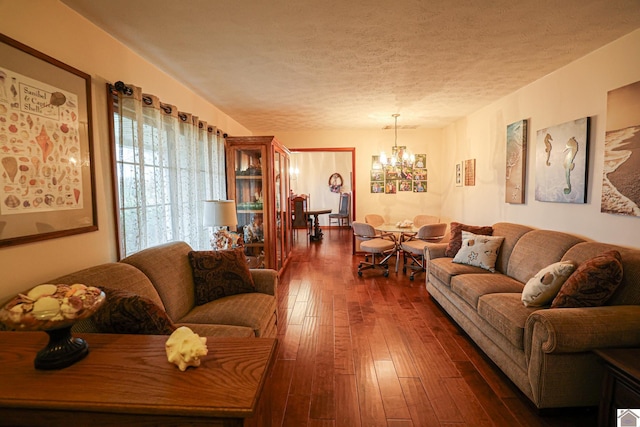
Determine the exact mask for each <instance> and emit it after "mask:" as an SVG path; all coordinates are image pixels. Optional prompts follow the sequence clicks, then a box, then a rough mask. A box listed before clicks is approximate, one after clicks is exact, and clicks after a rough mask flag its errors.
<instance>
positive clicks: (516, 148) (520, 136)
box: [504, 120, 528, 205]
mask: <svg viewBox="0 0 640 427" xmlns="http://www.w3.org/2000/svg"><path fill="white" fill-rule="evenodd" d="M527 126H528V121H527V120H519V121H517V122H514V123H511V124H510V125H508V126H507V141H506V152H507V156H506V163H505V195H504V198H505V202H506V203H510V204H520V205H521V204H524V198H525V190H526V189H525V184H526V175H527V138H528V132H527V130H528V129H527Z"/></svg>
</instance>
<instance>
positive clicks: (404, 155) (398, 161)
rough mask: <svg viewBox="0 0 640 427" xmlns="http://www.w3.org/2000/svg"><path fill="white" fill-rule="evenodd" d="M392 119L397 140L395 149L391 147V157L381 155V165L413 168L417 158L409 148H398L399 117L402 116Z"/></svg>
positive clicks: (393, 115) (396, 115)
mask: <svg viewBox="0 0 640 427" xmlns="http://www.w3.org/2000/svg"><path fill="white" fill-rule="evenodd" d="M391 117H393V118H394V120H395V126H394V131H395V139H394V144H393V147H391V157H389V158H388V157H387V155H386V154H385V152H384V151H383V152H381V153H380V163H382V164H383V165H390V166H413V163H414V162H415V160H416V158H415V156H414V155H413V154H410V153H409V151H408V150H407V147H404V146H400V147H398V117H400V114H397V113H396V114H392V115H391Z"/></svg>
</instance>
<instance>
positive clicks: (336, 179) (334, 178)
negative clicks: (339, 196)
mask: <svg viewBox="0 0 640 427" xmlns="http://www.w3.org/2000/svg"><path fill="white" fill-rule="evenodd" d="M342 184H343V181H342V175H340V174H339V173H337V172H336V173H333V174H331V176H330V177H329V189H330V190H331V192H332V193H339V192H340V188H341V187H342Z"/></svg>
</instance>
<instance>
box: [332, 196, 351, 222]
mask: <svg viewBox="0 0 640 427" xmlns="http://www.w3.org/2000/svg"><path fill="white" fill-rule="evenodd" d="M350 216H351V193H340V203H339V204H338V213H330V214H329V225H331V221H332V220H335V221H337V222H338V226H340V227H342V225H343V221H345V220H346V221H347V225H349V217H350Z"/></svg>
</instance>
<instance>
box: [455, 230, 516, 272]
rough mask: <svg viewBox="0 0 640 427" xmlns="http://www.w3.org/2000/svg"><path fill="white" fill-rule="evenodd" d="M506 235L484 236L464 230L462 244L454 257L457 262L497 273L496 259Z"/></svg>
mask: <svg viewBox="0 0 640 427" xmlns="http://www.w3.org/2000/svg"><path fill="white" fill-rule="evenodd" d="M503 241H504V237H500V236H482V235H478V234H473V233H470V232H468V231H464V230H463V231H462V246H461V247H460V250H459V251H458V253H457V254H456V256H455V257H454V258H453V262H455V263H457V264H468V265H473V266H475V267H480V268H484V269H485V270H489V271H490V272H492V273H495V271H496V269H495V266H496V259H497V258H498V251H499V250H500V245H501V244H502V242H503Z"/></svg>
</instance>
